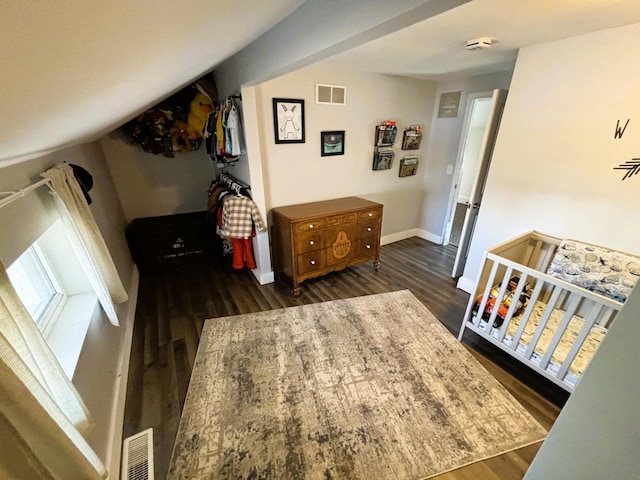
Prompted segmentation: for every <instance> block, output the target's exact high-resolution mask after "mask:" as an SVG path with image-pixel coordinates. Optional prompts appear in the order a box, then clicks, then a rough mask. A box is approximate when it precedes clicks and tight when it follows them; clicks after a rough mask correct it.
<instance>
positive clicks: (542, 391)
mask: <svg viewBox="0 0 640 480" xmlns="http://www.w3.org/2000/svg"><path fill="white" fill-rule="evenodd" d="M455 254H456V250H455V247H450V246H449V247H443V246H439V245H435V244H433V243H431V242H428V241H426V240H423V239H420V238H417V237H413V238H408V239H405V240H402V241H400V242H395V243H392V244H389V245H384V246H382V247H381V251H380V269H379V271H377V272H376V271H375V270H374V268H373V266H372V264H371V262H368V263H366V264H362V265H358V266H355V267H350V268H348V269H345V270H344V271H342V272H336V273H331V274H329V275H326V276H324V277H321V278H316V279H310V280H307V281H305V282H304V283H303V284H302V286H301V293H300V296H298V297H294V296H293V295H292V292H291V283H290V281H288V280H287V279H284V278H277V279H276V282H275V283H272V284H269V285H260V284H259V283H258V281H257V280H256V278H255V277H254V276H253V274H252V273H251V272H250V271H248V270H241V271H236V270H233V269H232V268H231V265H230V260H229V259H218V260H215V261H213V262H211V263H210V264H206V265H200V266H194V267H189V268H183V269H177V270H171V271H165V272H145V273H142V274H141V278H140V288H139V294H138V307H137V311H136V318H135V325H134V333H133V340H132V352H131V363H130V367H129V379H128V390H127V399H126V407H125V428H124V436H125V437H126V436H129V435H132V434H134V433H137V432H138V431H141V430H144V429H145V428H148V427H153V428H154V436H155V448H156V455H155V462H156V465H155V470H156V475H157V477H156V478H164V476H165V475H166V472H167V469H168V465H169V460H170V457H171V451H172V449H173V442H174V439H175V435H176V432H177V428H178V423H179V420H180V414H181V412H182V406H183V403H184V398H185V395H186V391H187V388H188V385H189V378H190V375H191V369H192V368H193V362H194V356H195V352H196V350H197V346H198V341H199V339H200V332H201V330H202V325H203V324H204V321H205V319H207V318H217V317H224V316H231V315H238V314H244V313H252V312H256V311H262V310H270V309H274V308H285V307H291V306H297V305H304V304H309V303H317V302H323V301H329V300H338V299H343V298H350V297H355V296H360V295H369V294H375V293H383V292H393V291H397V290H403V289H409V290H410V291H411V292H412V293H413V294H414V295H415V296H416V297H417V298H418V299H419V300H420V301H421V302H422V303H423V304H424V305H425V306H426V307H427V308H429V310H430V311H431V312H432V313H433V314H434V315H435V316H436V317H437V318H438V319H439V320H440V321H441V322H442V323H443V325H444V326H445V327H446V328H447V329H448V330H449V331H450V332H452V333H453V334H454V335H457V333H458V330H459V328H460V323H461V321H462V318H463V315H464V312H465V309H466V306H467V302H468V299H469V295H468V294H466V293H465V292H463V291H461V290H458V289H457V288H456V280H455V279H453V278H451V270H452V267H453V262H454V259H455ZM463 344H464V345H465V346H466V347H467V348H468V349H469V350H470V351H471V353H472V354H473V355H474V356H475V357H476V358H477V359H478V360H480V361H481V363H482V364H483V365H484V366H485V368H487V369H488V370H489V371H490V372H491V373H492V374H493V375H494V376H495V377H496V378H497V379H498V381H500V382H501V383H502V384H503V385H504V386H505V388H506V389H507V390H508V391H509V392H511V394H512V395H513V396H514V397H515V398H516V399H517V400H519V401H520V403H522V405H523V406H524V407H525V408H526V409H527V410H528V411H529V412H530V413H531V414H532V415H533V416H534V417H535V418H536V419H538V421H539V422H540V423H541V424H542V425H544V426H545V427H546V428H549V427H550V426H551V425H552V424H553V422H554V421H555V419H556V417H557V416H558V413H559V411H560V408H561V407H562V405H563V404H564V402H566V400H567V398H568V395H567V393H566V392H564V391H563V390H562V389H560V388H559V387H557V386H556V385H554V384H552V383H551V382H549V381H548V380H546V379H544V378H543V377H541V376H540V375H537V374H535V373H533V372H531V370H529V369H528V368H526V367H525V366H523V365H521V364H520V363H519V362H516V361H515V360H513V359H512V358H511V357H509V356H508V355H506V354H505V353H504V352H502V351H500V350H499V349H497V348H495V347H494V346H492V345H491V344H489V343H488V342H486V341H484V340H482V339H480V338H477V337H476V336H475V335H473V334H465V337H464V338H463ZM539 446H540V445H539V444H536V445H532V446H530V447H525V448H523V449H519V450H516V451H514V452H510V453H507V454H504V455H500V456H498V457H495V458H493V459H488V460H485V461H483V462H478V463H476V464H473V465H469V466H467V467H464V468H461V469H458V470H455V471H453V472H449V473H446V474H444V475H440V476H438V477H435V478H437V479H439V480H463V479H470V480H471V479H473V480H496V479H499V480H520V479H521V478H522V476H523V475H524V472H525V471H526V468H527V467H528V465H529V464H530V463H531V461H532V459H533V457H534V456H535V453H536V452H537V450H538V448H539Z"/></svg>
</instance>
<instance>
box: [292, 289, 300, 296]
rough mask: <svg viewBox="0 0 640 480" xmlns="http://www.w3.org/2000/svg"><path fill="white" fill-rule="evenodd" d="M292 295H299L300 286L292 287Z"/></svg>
mask: <svg viewBox="0 0 640 480" xmlns="http://www.w3.org/2000/svg"><path fill="white" fill-rule="evenodd" d="M293 296H294V297H299V296H300V287H293Z"/></svg>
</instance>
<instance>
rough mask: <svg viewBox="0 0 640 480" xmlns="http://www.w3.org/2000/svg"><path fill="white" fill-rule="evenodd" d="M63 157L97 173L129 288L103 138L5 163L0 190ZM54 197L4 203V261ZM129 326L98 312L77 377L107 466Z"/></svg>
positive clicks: (34, 231)
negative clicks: (47, 154) (87, 143)
mask: <svg viewBox="0 0 640 480" xmlns="http://www.w3.org/2000/svg"><path fill="white" fill-rule="evenodd" d="M61 161H67V162H69V163H75V164H77V165H80V166H82V167H84V168H86V169H87V170H88V171H89V172H90V173H91V174H92V175H93V180H94V187H93V189H92V190H91V191H90V192H89V194H90V195H91V198H92V199H93V202H92V205H91V211H92V213H93V215H94V217H95V219H96V223H97V224H98V227H99V228H100V231H101V232H102V234H103V236H104V239H105V242H106V243H107V246H108V248H109V251H110V252H111V255H112V256H113V259H114V262H115V264H116V268H117V269H118V273H119V274H120V277H121V278H122V281H123V283H124V286H125V288H126V289H129V287H130V286H131V285H130V283H131V282H130V280H131V278H132V270H133V268H134V266H133V261H132V260H131V255H130V254H129V250H128V247H127V244H126V241H125V238H124V228H125V219H124V214H123V211H122V207H121V206H120V202H119V200H118V197H117V194H116V192H115V188H114V186H113V181H112V179H111V176H110V174H109V171H108V169H107V165H106V161H105V158H104V154H103V152H102V149H101V148H100V145H99V144H97V143H94V144H90V145H83V146H79V147H73V148H70V149H67V150H63V151H60V152H58V153H56V154H54V155H50V156H46V157H42V158H38V159H34V160H30V161H27V162H23V163H20V164H17V165H13V166H10V167H6V168H1V169H0V191H12V190H16V189H19V188H22V187H26V186H28V185H30V184H31V183H33V182H34V181H37V180H39V179H41V177H40V176H39V174H40V172H42V171H44V170H46V169H47V168H49V167H51V166H52V165H54V164H56V163H59V162H61ZM52 200H53V198H52V196H51V195H50V194H49V193H48V189H47V187H42V188H40V189H38V190H36V191H34V192H32V193H29V194H27V196H25V197H24V198H21V199H18V200H16V201H15V202H13V203H11V204H9V205H8V206H5V207H3V208H2V209H0V224H1V225H2V228H1V229H0V258H1V259H2V261H3V263H5V265H8V264H10V263H12V262H13V261H14V260H15V259H16V258H17V257H18V256H19V255H20V253H22V251H24V249H26V248H27V247H28V246H29V245H30V244H31V243H32V242H33V241H34V240H36V239H37V237H38V236H40V234H42V233H43V232H44V231H45V230H46V229H47V227H48V226H49V225H51V224H52V223H53V221H55V219H56V218H58V212H57V209H56V207H55V205H54V203H53V201H52ZM134 294H135V292H134ZM131 301H132V300H130V302H131ZM133 301H135V299H133ZM128 306H129V304H128V303H125V304H122V305H119V306H118V313H119V317H120V319H121V320H122V321H123V322H124V321H126V320H127V317H126V315H125V312H126V311H127V308H128ZM130 320H133V319H132V318H131V319H130ZM128 328H132V325H130V324H126V323H123V324H122V325H121V326H120V327H113V326H112V325H111V324H110V323H109V321H108V319H107V318H106V317H105V316H104V315H103V314H100V315H95V316H94V318H92V321H91V325H90V327H89V333H88V335H87V338H86V339H85V342H84V345H83V348H82V352H81V355H80V359H79V362H78V366H77V368H76V373H75V375H74V378H73V383H74V385H75V386H76V388H77V389H78V391H79V393H80V395H81V396H82V397H83V399H84V400H85V403H86V405H87V408H88V409H89V411H90V412H91V413H92V415H93V416H94V420H95V426H94V428H93V429H92V430H91V431H90V432H89V433H88V434H87V435H86V438H87V441H88V442H89V444H90V445H91V447H92V448H93V449H94V450H95V452H96V453H97V454H98V456H99V457H100V458H101V459H102V460H103V461H106V462H107V468H109V467H110V465H109V463H110V458H108V456H109V454H110V453H111V450H110V448H111V440H112V438H111V435H112V427H113V422H114V419H115V417H114V415H115V413H116V412H115V407H116V405H115V400H116V395H117V394H118V386H119V381H120V378H121V377H120V374H121V372H120V371H119V370H118V368H119V362H120V356H121V354H123V353H124V350H125V348H127V347H128V345H125V343H126V342H125V340H124V336H125V332H126V331H127V329H128ZM0 435H1V433H0ZM0 443H2V444H3V445H5V444H6V440H2V439H1V438H0Z"/></svg>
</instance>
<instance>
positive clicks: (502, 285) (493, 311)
mask: <svg viewBox="0 0 640 480" xmlns="http://www.w3.org/2000/svg"><path fill="white" fill-rule="evenodd" d="M511 273H513V268H511V267H509V268H507V271H506V272H504V276H503V277H502V282H500V290H499V291H498V296H497V297H496V302H495V303H494V304H493V308H492V309H491V315H490V316H489V320H488V323H487V332H488V333H491V329H492V328H493V322H495V321H496V317H497V316H498V310H499V309H500V304H501V303H502V299H503V298H504V294H505V292H506V291H507V287H508V286H509V279H510V278H511Z"/></svg>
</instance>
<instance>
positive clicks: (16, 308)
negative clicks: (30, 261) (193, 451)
mask: <svg viewBox="0 0 640 480" xmlns="http://www.w3.org/2000/svg"><path fill="white" fill-rule="evenodd" d="M91 425H92V420H91V417H90V414H89V412H88V411H87V409H86V407H85V405H84V403H83V401H82V399H81V398H80V396H79V395H78V392H77V391H76V389H75V388H74V386H73V385H72V383H71V382H70V381H69V379H68V378H67V376H66V375H65V373H64V372H63V371H62V368H60V365H59V364H58V361H57V360H56V358H55V357H54V355H53V353H51V350H49V347H48V346H47V344H46V342H45V341H44V338H43V337H42V335H41V334H40V331H39V330H38V328H37V326H36V324H35V323H34V321H33V320H32V318H31V316H30V315H29V313H28V312H27V310H26V309H25V307H24V305H23V304H22V302H21V301H20V299H19V298H18V295H17V294H16V292H15V290H14V288H13V285H11V282H10V281H9V277H8V276H7V273H6V270H5V268H4V265H2V263H1V262H0V426H2V427H3V428H2V429H1V430H2V444H3V445H8V444H9V443H10V445H11V448H3V447H0V472H2V471H4V472H5V473H7V471H11V476H15V477H16V478H24V475H21V474H20V472H16V471H15V470H16V468H18V467H17V466H16V465H17V463H18V462H16V458H15V455H16V452H18V451H19V452H21V453H22V455H23V458H24V460H25V462H27V465H25V466H24V469H25V471H30V472H33V471H37V472H38V473H39V477H40V478H47V479H55V480H58V479H60V480H63V479H64V480H66V479H71V478H82V479H88V480H94V479H96V480H97V479H102V478H106V476H107V473H106V471H105V468H104V466H103V464H102V462H101V461H100V459H99V458H98V457H97V456H96V454H95V452H94V451H93V450H92V449H91V447H90V446H89V445H88V444H87V442H86V441H85V440H84V438H83V437H82V435H81V432H84V431H85V430H86V429H88V428H89V427H90V426H91ZM5 442H7V443H5ZM8 478H11V477H8Z"/></svg>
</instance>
